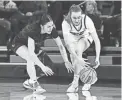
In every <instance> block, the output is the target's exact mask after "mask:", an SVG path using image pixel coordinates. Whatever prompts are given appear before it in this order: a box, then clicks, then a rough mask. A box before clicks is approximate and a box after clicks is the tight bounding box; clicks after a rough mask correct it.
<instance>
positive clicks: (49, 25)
mask: <svg viewBox="0 0 122 100" xmlns="http://www.w3.org/2000/svg"><path fill="white" fill-rule="evenodd" d="M53 27H54V23H53V21H50V22H48V23H46V24H45V25H44V26H43V30H44V32H45V33H47V34H51V32H52V29H53Z"/></svg>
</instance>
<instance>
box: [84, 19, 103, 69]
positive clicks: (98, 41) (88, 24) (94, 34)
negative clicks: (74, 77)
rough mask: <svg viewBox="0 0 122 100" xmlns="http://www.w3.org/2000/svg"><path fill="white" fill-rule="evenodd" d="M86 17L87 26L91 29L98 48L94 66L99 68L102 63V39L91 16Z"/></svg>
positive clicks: (96, 48)
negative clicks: (100, 59) (100, 60)
mask: <svg viewBox="0 0 122 100" xmlns="http://www.w3.org/2000/svg"><path fill="white" fill-rule="evenodd" d="M86 18H87V19H86V25H87V28H88V29H89V31H90V34H91V36H92V38H93V40H94V42H95V50H96V59H95V62H96V66H95V67H94V68H97V67H98V66H99V65H100V62H99V58H100V51H101V44H100V40H99V38H98V35H97V32H96V29H95V26H94V23H93V22H92V20H91V19H90V18H89V17H86Z"/></svg>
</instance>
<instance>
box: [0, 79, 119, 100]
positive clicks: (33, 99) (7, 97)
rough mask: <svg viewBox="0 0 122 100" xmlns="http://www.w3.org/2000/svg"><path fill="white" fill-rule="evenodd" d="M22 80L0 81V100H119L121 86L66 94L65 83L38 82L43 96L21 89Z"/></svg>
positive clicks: (99, 85)
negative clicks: (43, 90)
mask: <svg viewBox="0 0 122 100" xmlns="http://www.w3.org/2000/svg"><path fill="white" fill-rule="evenodd" d="M23 81H24V80H23V79H7V80H6V79H0V100H121V84H116V83H111V82H110V83H99V82H98V83H96V84H94V85H93V86H92V88H91V89H90V91H81V88H82V84H80V86H79V92H78V93H66V89H67V88H68V84H69V83H70V81H69V82H67V83H65V84H62V83H60V82H59V83H58V82H57V83H51V82H48V81H47V82H46V81H45V82H46V84H45V82H44V81H43V82H42V81H39V82H40V83H41V86H42V87H43V88H45V89H46V90H47V92H46V93H43V94H33V92H32V91H31V90H25V89H24V88H23V87H22V83H23Z"/></svg>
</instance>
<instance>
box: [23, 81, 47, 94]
mask: <svg viewBox="0 0 122 100" xmlns="http://www.w3.org/2000/svg"><path fill="white" fill-rule="evenodd" d="M23 86H24V88H27V89H32V90H33V91H34V93H43V92H46V90H45V89H43V88H42V87H41V86H40V84H39V83H38V82H37V81H35V82H34V83H30V82H29V80H28V79H27V80H26V81H25V82H24V83H23Z"/></svg>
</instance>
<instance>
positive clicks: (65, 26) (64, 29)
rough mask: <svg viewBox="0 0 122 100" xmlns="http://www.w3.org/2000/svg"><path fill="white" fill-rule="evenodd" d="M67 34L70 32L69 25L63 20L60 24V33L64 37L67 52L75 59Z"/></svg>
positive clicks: (75, 55)
mask: <svg viewBox="0 0 122 100" xmlns="http://www.w3.org/2000/svg"><path fill="white" fill-rule="evenodd" d="M69 32H70V25H69V24H68V23H67V22H66V21H65V20H64V21H63V23H62V33H63V37H64V41H65V44H66V47H67V49H68V51H69V52H70V53H71V54H72V55H73V56H74V57H75V58H77V54H76V53H75V50H74V47H73V46H72V44H71V42H70V41H69V40H70V36H69V35H68V33H69ZM69 34H70V33H69Z"/></svg>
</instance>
